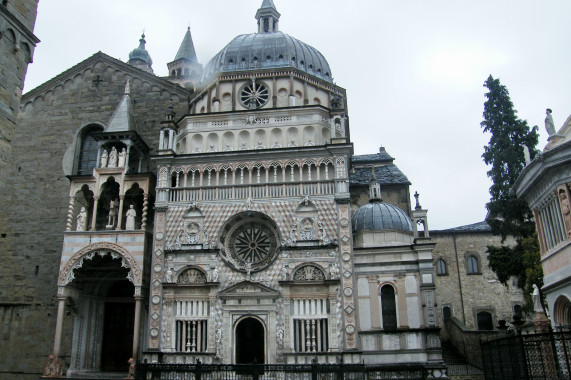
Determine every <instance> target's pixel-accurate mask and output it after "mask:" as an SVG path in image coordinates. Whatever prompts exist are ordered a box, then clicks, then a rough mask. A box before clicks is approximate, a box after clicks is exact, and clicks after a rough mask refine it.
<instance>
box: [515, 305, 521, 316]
mask: <svg viewBox="0 0 571 380" xmlns="http://www.w3.org/2000/svg"><path fill="white" fill-rule="evenodd" d="M521 315H522V309H521V305H514V317H516V316H518V317H520V318H521Z"/></svg>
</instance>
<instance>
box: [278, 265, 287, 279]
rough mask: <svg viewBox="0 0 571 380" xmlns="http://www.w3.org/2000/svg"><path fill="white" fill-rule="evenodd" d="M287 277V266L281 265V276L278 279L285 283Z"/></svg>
mask: <svg viewBox="0 0 571 380" xmlns="http://www.w3.org/2000/svg"><path fill="white" fill-rule="evenodd" d="M287 275H288V270H287V265H285V264H284V265H283V266H282V269H281V276H280V279H281V280H282V281H287Z"/></svg>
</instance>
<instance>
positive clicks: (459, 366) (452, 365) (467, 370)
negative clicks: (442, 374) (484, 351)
mask: <svg viewBox="0 0 571 380" xmlns="http://www.w3.org/2000/svg"><path fill="white" fill-rule="evenodd" d="M442 360H444V362H445V363H446V365H447V366H448V377H449V378H450V379H457V380H460V379H462V380H468V379H482V380H483V379H484V372H483V371H482V370H481V369H479V368H476V367H474V366H471V365H470V364H468V362H467V361H466V358H464V357H463V356H462V355H460V354H459V353H458V351H457V350H456V349H455V348H454V346H452V345H451V344H450V343H449V342H442Z"/></svg>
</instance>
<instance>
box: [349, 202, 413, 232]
mask: <svg viewBox="0 0 571 380" xmlns="http://www.w3.org/2000/svg"><path fill="white" fill-rule="evenodd" d="M351 221H352V224H353V232H359V231H371V230H376V231H380V230H401V231H407V232H412V231H413V229H412V221H411V220H410V218H409V217H408V215H406V214H405V212H404V211H403V210H401V209H400V208H398V207H396V206H393V205H391V204H388V203H383V202H371V203H368V204H366V205H364V206H361V207H359V209H357V211H355V213H354V214H353V217H352V218H351Z"/></svg>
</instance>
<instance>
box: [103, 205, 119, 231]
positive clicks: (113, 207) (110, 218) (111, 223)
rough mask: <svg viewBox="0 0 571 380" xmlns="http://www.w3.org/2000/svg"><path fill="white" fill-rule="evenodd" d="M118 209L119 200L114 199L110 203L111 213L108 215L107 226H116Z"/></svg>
mask: <svg viewBox="0 0 571 380" xmlns="http://www.w3.org/2000/svg"><path fill="white" fill-rule="evenodd" d="M118 210H119V201H117V200H114V201H113V200H112V201H111V202H110V203H109V215H108V216H107V226H106V227H107V228H113V227H115V224H116V223H117V214H118Z"/></svg>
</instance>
